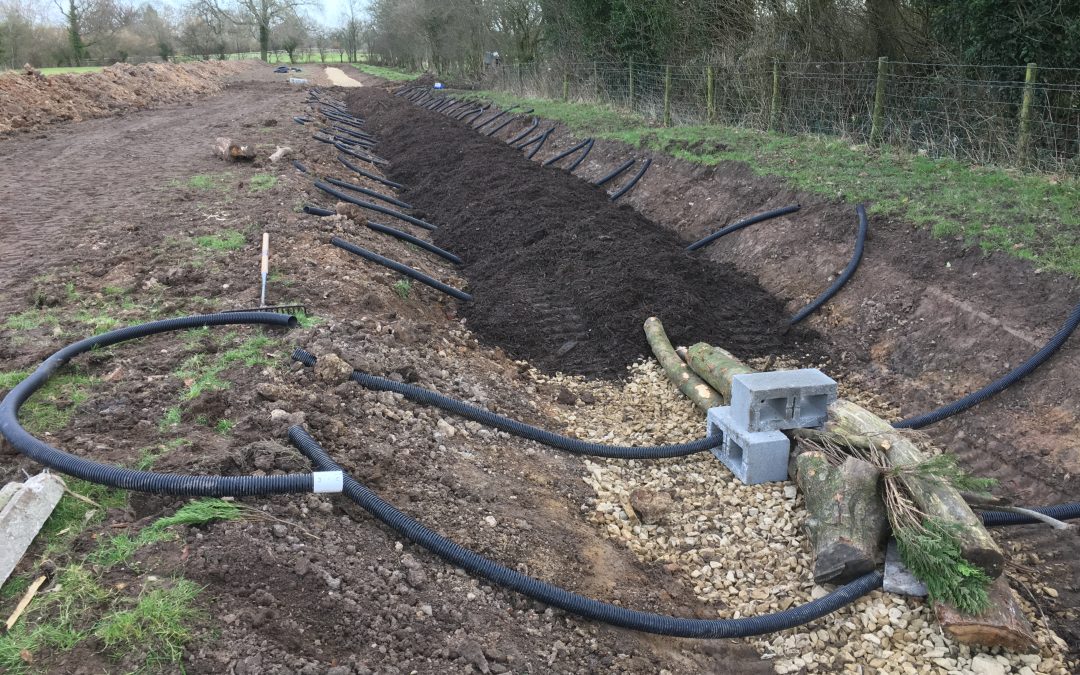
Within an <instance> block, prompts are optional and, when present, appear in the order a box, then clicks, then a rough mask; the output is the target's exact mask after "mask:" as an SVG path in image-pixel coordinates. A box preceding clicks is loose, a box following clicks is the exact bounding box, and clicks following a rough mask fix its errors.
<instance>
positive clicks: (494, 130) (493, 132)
mask: <svg viewBox="0 0 1080 675" xmlns="http://www.w3.org/2000/svg"><path fill="white" fill-rule="evenodd" d="M532 111H533V109H532V108H529V109H528V110H522V111H521V114H522V115H528V114H529V113H531V112H532ZM519 119H521V116H516V117H511V118H510V119H508V120H504V121H503V123H502V124H500V125H499V126H497V127H495V128H494V129H492V130H491V131H488V132H486V133H485V134H484V135H485V136H489V137H490V136H494V135H495V134H497V133H499V132H500V131H502V130H503V128H504V127H506V125H508V124H510V123H512V122H514V120H519Z"/></svg>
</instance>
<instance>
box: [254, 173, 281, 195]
mask: <svg viewBox="0 0 1080 675" xmlns="http://www.w3.org/2000/svg"><path fill="white" fill-rule="evenodd" d="M277 180H278V179H277V176H275V175H273V174H269V173H257V174H255V175H254V176H252V177H251V180H250V181H248V188H249V189H250V190H251V191H252V192H262V191H263V190H269V189H270V188H272V187H274V186H275V185H277Z"/></svg>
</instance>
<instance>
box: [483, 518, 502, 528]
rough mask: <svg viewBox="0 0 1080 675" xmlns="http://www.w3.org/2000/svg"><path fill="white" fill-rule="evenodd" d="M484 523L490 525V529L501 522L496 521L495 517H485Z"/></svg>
mask: <svg viewBox="0 0 1080 675" xmlns="http://www.w3.org/2000/svg"><path fill="white" fill-rule="evenodd" d="M484 522H485V523H487V524H488V527H495V526H496V525H498V524H499V521H497V520H495V516H484Z"/></svg>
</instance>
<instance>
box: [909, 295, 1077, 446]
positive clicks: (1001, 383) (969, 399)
mask: <svg viewBox="0 0 1080 675" xmlns="http://www.w3.org/2000/svg"><path fill="white" fill-rule="evenodd" d="M1077 325H1080V303H1078V304H1077V305H1076V307H1074V308H1073V310H1072V312H1071V313H1070V314H1069V316H1068V318H1067V319H1066V320H1065V324H1064V325H1063V326H1062V327H1061V328H1059V329H1058V332H1056V333H1054V335H1053V337H1051V338H1050V340H1049V341H1048V342H1047V343H1046V344H1045V345H1043V347H1042V349H1040V350H1039V351H1037V352H1035V354H1033V355H1032V356H1031V357H1030V358H1029V359H1028V360H1027V361H1024V362H1023V363H1021V364H1020V365H1019V366H1017V367H1016V368H1015V369H1014V370H1012V371H1011V372H1009V373H1008V374H1006V375H1004V376H1002V377H1000V378H998V379H996V380H994V381H993V382H991V383H990V384H988V385H986V386H985V387H983V388H982V389H980V390H978V391H975V392H972V393H970V394H968V395H967V396H965V397H963V398H961V399H960V400H958V401H953V402H952V403H950V404H948V405H945V406H942V407H940V408H938V409H937V410H932V411H930V412H928V413H923V414H922V415H916V416H915V417H909V418H907V419H906V420H903V421H900V422H897V423H896V424H894V425H893V426H894V427H896V428H897V429H922V428H923V427H925V426H928V425H931V424H934V423H935V422H940V421H941V420H943V419H945V418H947V417H952V416H953V415H955V414H957V413H960V412H963V411H965V410H967V409H968V408H970V407H972V406H975V405H978V404H979V403H982V402H983V401H985V400H986V399H988V398H990V397H991V396H993V395H995V394H1000V393H1001V392H1003V391H1005V390H1006V389H1008V388H1009V387H1010V386H1012V385H1013V384H1016V383H1017V382H1019V381H1020V380H1022V379H1023V378H1025V377H1027V376H1028V375H1029V374H1030V373H1031V372H1032V371H1034V370H1035V369H1036V368H1038V367H1039V366H1040V365H1042V364H1043V363H1044V362H1045V361H1046V360H1047V359H1049V358H1050V357H1051V356H1053V355H1054V354H1055V353H1056V352H1057V351H1058V350H1059V349H1061V347H1062V345H1064V344H1065V341H1066V340H1068V339H1069V336H1070V335H1072V333H1073V331H1075V330H1076V327H1077Z"/></svg>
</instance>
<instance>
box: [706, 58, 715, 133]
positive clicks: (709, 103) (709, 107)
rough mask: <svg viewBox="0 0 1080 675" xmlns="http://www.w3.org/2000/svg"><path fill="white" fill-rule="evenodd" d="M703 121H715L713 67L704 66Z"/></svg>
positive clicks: (710, 122)
mask: <svg viewBox="0 0 1080 675" xmlns="http://www.w3.org/2000/svg"><path fill="white" fill-rule="evenodd" d="M705 121H706V122H707V123H709V124H712V123H713V122H715V121H716V91H715V90H714V89H713V67H712V66H705Z"/></svg>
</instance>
